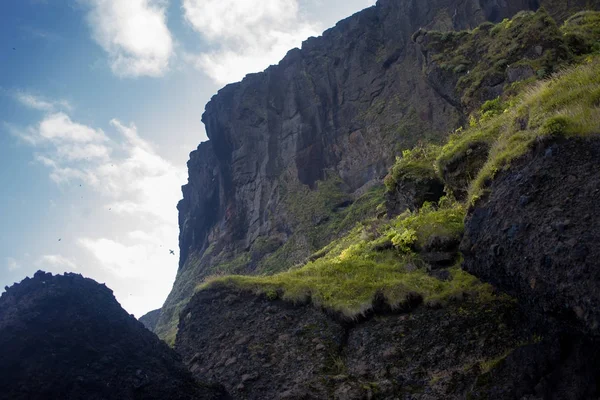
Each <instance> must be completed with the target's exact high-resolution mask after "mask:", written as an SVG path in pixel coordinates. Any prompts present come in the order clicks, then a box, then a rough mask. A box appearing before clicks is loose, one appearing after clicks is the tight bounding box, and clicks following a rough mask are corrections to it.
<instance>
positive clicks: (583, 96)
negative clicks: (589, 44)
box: [443, 57, 600, 201]
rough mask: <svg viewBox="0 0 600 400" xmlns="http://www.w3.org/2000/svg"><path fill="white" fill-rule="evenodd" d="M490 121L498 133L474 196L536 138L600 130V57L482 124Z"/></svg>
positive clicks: (547, 83) (476, 131)
mask: <svg viewBox="0 0 600 400" xmlns="http://www.w3.org/2000/svg"><path fill="white" fill-rule="evenodd" d="M489 124H491V125H493V126H495V127H496V129H495V130H494V134H495V135H491V136H492V137H493V136H496V137H495V141H494V142H493V145H492V146H491V150H490V154H489V157H488V160H487V162H486V163H485V165H484V166H483V168H482V169H481V171H480V172H479V174H478V175H477V177H476V178H475V179H474V181H473V183H472V187H471V190H470V198H471V200H472V201H476V200H478V199H479V198H480V197H481V196H482V195H483V194H484V193H483V191H484V189H485V186H486V183H487V182H489V181H490V180H491V179H492V178H493V177H494V176H495V175H496V174H497V173H498V172H499V171H502V170H506V169H507V168H508V167H510V164H511V162H512V161H513V160H515V159H516V158H518V157H520V156H522V155H524V154H525V153H526V152H527V151H528V150H529V149H530V147H531V146H532V144H534V143H535V142H536V141H539V140H541V139H542V138H549V137H558V136H563V137H572V136H586V135H591V134H598V133H600V57H593V58H590V59H588V61H587V62H586V63H585V64H584V65H580V66H577V67H572V68H570V69H568V70H565V71H563V72H561V73H559V74H556V75H554V76H553V77H552V78H550V79H548V80H546V81H543V82H541V83H539V84H538V85H536V86H535V87H533V88H531V89H529V90H528V91H527V92H526V93H525V95H524V96H523V98H522V100H521V101H520V102H519V103H518V104H516V105H515V106H513V107H511V108H510V109H509V110H507V112H505V113H503V114H502V115H500V116H498V117H495V118H493V119H492V120H490V121H489V122H488V123H487V124H483V127H486V126H489ZM483 127H476V128H473V130H472V132H470V133H468V134H467V135H466V137H465V138H464V139H462V141H467V142H468V141H469V138H472V137H477V135H481V134H482V133H481V132H482V130H483V129H486V128H483ZM443 153H444V151H443Z"/></svg>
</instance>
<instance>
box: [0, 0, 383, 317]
mask: <svg viewBox="0 0 600 400" xmlns="http://www.w3.org/2000/svg"><path fill="white" fill-rule="evenodd" d="M372 4H374V1H373V0H330V1H324V0H261V1H254V0H5V1H2V2H0V160H2V161H1V162H2V168H0V185H1V187H2V191H0V206H1V207H0V238H1V240H0V288H3V287H4V286H7V285H12V284H13V283H14V282H18V281H20V280H21V279H23V278H24V277H25V276H31V275H32V274H33V273H34V272H35V271H37V270H38V269H43V270H46V271H50V272H53V273H62V272H65V271H69V272H77V273H81V274H83V275H85V276H88V277H91V278H93V279H96V280H97V281H99V282H104V283H106V284H107V285H108V286H109V287H110V288H112V289H113V291H114V292H115V295H116V297H117V299H118V300H119V302H120V303H121V305H123V307H124V308H125V309H126V310H128V311H129V312H130V313H133V314H135V315H136V316H138V317H139V316H140V315H142V314H143V313H145V312H146V311H149V310H152V309H155V308H158V307H160V306H161V305H162V303H163V301H164V299H165V298H166V296H167V294H168V292H169V290H170V289H171V286H172V284H173V280H174V278H175V274H176V271H177V263H178V243H177V237H178V226H177V211H176V208H175V207H176V204H177V202H178V201H179V199H180V198H181V190H180V187H181V185H182V184H184V183H185V182H186V181H187V170H186V166H185V165H186V162H187V159H188V155H189V152H190V151H192V150H194V149H195V148H196V147H197V146H198V144H199V143H200V142H202V141H204V140H206V134H205V131H204V126H203V125H202V123H201V121H200V118H201V115H202V112H203V110H204V105H205V104H206V102H207V101H208V100H209V99H210V97H211V96H212V95H213V94H214V93H216V91H217V90H218V89H219V88H220V87H222V86H224V85H225V84H226V83H229V82H235V81H239V80H240V79H241V78H242V77H243V76H244V75H245V74H246V73H250V72H257V71H260V70H263V69H264V68H266V67H267V66H268V65H270V64H275V63H277V62H278V61H279V60H280V59H281V58H282V56H283V55H285V53H286V51H287V50H289V49H290V48H293V47H297V46H299V45H300V43H301V41H302V40H304V39H306V38H307V37H309V36H317V35H319V34H320V33H321V32H322V31H323V30H324V29H326V28H328V27H330V26H333V25H334V24H335V22H336V21H338V20H339V19H342V18H345V17H347V16H349V15H351V14H352V13H354V12H356V11H359V10H361V9H363V8H365V7H368V6H370V5H372ZM169 249H173V250H174V251H175V255H171V254H170V253H169ZM0 290H2V289H0Z"/></svg>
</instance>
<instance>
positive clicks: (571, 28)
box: [560, 11, 600, 55]
mask: <svg viewBox="0 0 600 400" xmlns="http://www.w3.org/2000/svg"><path fill="white" fill-rule="evenodd" d="M560 29H561V31H562V32H563V34H564V36H565V40H566V42H567V44H568V45H569V47H570V48H571V49H572V50H573V52H574V53H575V54H578V55H581V54H588V53H598V52H600V13H598V12H595V11H582V12H579V13H577V14H575V15H573V16H572V17H570V18H569V19H567V20H566V21H565V23H564V24H563V26H562V27H561V28H560Z"/></svg>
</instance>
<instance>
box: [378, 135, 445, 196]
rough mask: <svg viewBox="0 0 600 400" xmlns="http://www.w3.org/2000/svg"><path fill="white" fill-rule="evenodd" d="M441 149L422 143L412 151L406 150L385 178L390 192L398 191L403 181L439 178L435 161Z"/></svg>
mask: <svg viewBox="0 0 600 400" xmlns="http://www.w3.org/2000/svg"><path fill="white" fill-rule="evenodd" d="M440 150H441V147H440V146H437V145H434V144H423V143H420V144H418V145H417V146H416V147H414V148H413V149H411V150H404V151H403V152H402V157H397V158H396V162H395V164H394V165H393V166H392V168H391V169H390V172H389V174H388V175H387V176H386V177H385V180H384V183H385V186H386V188H387V190H388V191H389V192H392V191H394V190H395V189H396V186H397V185H398V182H400V181H401V180H412V181H417V182H419V181H426V180H431V179H436V178H437V173H436V170H435V160H436V158H437V157H438V154H439V153H440Z"/></svg>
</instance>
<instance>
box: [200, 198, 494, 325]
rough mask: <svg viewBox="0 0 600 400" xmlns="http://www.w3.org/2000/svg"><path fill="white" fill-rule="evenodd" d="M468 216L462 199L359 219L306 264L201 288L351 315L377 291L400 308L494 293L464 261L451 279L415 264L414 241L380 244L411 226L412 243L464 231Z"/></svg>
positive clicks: (363, 307) (209, 283) (221, 279)
mask: <svg viewBox="0 0 600 400" xmlns="http://www.w3.org/2000/svg"><path fill="white" fill-rule="evenodd" d="M463 217H464V210H463V209H462V207H461V206H460V205H458V204H446V205H444V204H442V205H441V206H440V207H439V208H437V207H433V206H431V205H430V206H428V207H425V208H424V209H422V210H421V211H419V212H417V213H405V214H403V215H402V216H399V217H398V218H396V219H395V220H394V221H392V222H391V223H389V224H385V223H381V222H375V221H372V222H370V223H364V224H361V225H358V226H356V227H355V228H354V229H353V230H352V231H351V232H349V234H348V235H346V236H345V237H343V238H341V239H339V240H337V241H335V242H333V243H331V244H330V245H329V246H327V247H326V248H325V249H324V250H323V254H322V257H321V258H319V259H317V260H315V261H311V262H309V263H307V264H306V265H304V266H303V267H300V268H292V269H290V270H289V271H286V272H282V273H279V274H275V275H271V276H228V277H216V278H212V279H209V280H208V281H207V282H206V283H204V284H202V285H201V286H199V288H198V289H199V290H203V289H206V288H210V287H223V286H225V287H233V288H239V289H245V290H250V291H253V292H255V293H257V294H264V295H267V296H268V297H270V298H274V297H280V298H282V299H284V300H287V301H292V302H296V303H304V302H311V303H312V304H313V305H315V306H317V307H323V308H325V309H328V310H331V311H334V312H339V313H341V314H342V315H344V316H345V317H346V318H355V317H357V316H360V315H364V314H365V313H367V312H369V311H370V310H371V309H372V308H373V301H374V299H375V298H376V297H377V296H383V298H384V299H385V301H386V302H387V304H389V305H390V306H391V307H392V308H395V309H398V308H402V307H404V306H405V305H406V304H407V302H408V301H409V299H411V298H414V297H415V296H421V297H422V298H423V300H424V301H426V302H427V301H438V302H443V301H446V300H448V299H449V298H451V297H452V295H454V294H456V293H458V292H461V293H462V292H463V291H476V292H482V293H483V292H487V293H489V292H490V290H491V289H490V288H489V287H488V286H487V285H484V284H482V283H480V282H479V281H478V280H477V279H476V278H475V277H473V276H471V275H469V274H467V273H466V272H464V271H462V270H461V269H460V268H459V267H458V266H455V267H453V268H451V269H450V270H449V271H450V273H451V276H452V279H451V280H449V281H440V280H438V279H436V278H433V277H431V276H430V275H428V274H427V272H426V270H425V269H424V268H414V267H413V266H414V265H422V262H420V260H419V256H418V254H417V253H416V252H415V251H413V250H412V247H411V246H408V247H406V248H403V247H402V246H401V245H397V246H395V247H392V248H385V247H384V248H383V249H382V250H377V249H378V248H381V247H380V245H381V244H382V243H385V242H386V241H390V240H392V241H393V240H394V238H395V237H398V236H402V235H404V234H406V232H412V237H413V238H414V240H413V241H412V242H411V245H412V244H415V243H418V242H424V241H426V240H427V239H428V238H429V237H430V236H431V235H432V234H460V233H461V232H462V218H463ZM275 294H276V296H275Z"/></svg>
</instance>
